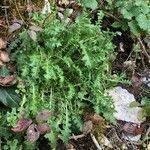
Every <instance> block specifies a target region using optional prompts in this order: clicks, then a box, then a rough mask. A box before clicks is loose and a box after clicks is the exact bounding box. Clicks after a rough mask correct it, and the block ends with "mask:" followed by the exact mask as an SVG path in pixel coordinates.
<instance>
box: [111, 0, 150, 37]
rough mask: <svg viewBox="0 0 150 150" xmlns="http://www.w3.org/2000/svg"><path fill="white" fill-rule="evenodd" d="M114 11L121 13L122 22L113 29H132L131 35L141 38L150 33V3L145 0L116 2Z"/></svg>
mask: <svg viewBox="0 0 150 150" xmlns="http://www.w3.org/2000/svg"><path fill="white" fill-rule="evenodd" d="M114 6H115V7H114V9H117V11H118V13H120V15H121V16H120V17H119V19H120V21H116V22H114V23H113V25H112V26H113V27H122V28H123V29H124V30H127V29H128V27H129V28H130V31H131V33H132V34H133V35H134V36H136V37H140V36H141V35H142V34H144V33H146V34H149V33H150V29H149V26H150V2H149V1H147V0H145V1H143V0H138V1H137V0H124V1H121V0H119V1H116V2H114Z"/></svg>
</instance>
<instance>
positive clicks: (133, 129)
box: [123, 123, 143, 136]
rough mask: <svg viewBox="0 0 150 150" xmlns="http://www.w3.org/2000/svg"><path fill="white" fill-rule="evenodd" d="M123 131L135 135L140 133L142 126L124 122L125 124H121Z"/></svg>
mask: <svg viewBox="0 0 150 150" xmlns="http://www.w3.org/2000/svg"><path fill="white" fill-rule="evenodd" d="M123 131H124V132H126V133H128V134H131V135H134V136H136V135H139V134H141V133H142V131H143V128H142V127H141V128H140V127H138V125H137V124H134V123H125V125H124V126H123Z"/></svg>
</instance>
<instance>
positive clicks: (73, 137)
mask: <svg viewBox="0 0 150 150" xmlns="http://www.w3.org/2000/svg"><path fill="white" fill-rule="evenodd" d="M84 136H85V135H84V134H80V135H74V134H73V135H72V136H71V137H70V138H69V139H70V140H71V139H74V140H77V139H80V138H83V137H84Z"/></svg>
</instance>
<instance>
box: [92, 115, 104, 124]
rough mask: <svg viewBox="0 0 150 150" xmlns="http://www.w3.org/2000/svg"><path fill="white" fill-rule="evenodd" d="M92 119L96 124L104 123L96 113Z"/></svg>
mask: <svg viewBox="0 0 150 150" xmlns="http://www.w3.org/2000/svg"><path fill="white" fill-rule="evenodd" d="M90 119H91V121H92V122H93V123H94V124H99V123H101V122H104V119H103V118H102V117H101V116H100V115H99V114H96V113H95V114H94V115H92V116H91V117H90Z"/></svg>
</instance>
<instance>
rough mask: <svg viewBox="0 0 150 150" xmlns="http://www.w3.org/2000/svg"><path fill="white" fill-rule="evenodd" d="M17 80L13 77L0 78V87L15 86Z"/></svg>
mask: <svg viewBox="0 0 150 150" xmlns="http://www.w3.org/2000/svg"><path fill="white" fill-rule="evenodd" d="M16 82H17V79H16V77H15V76H14V75H11V76H7V77H0V85H1V86H11V85H14V84H16Z"/></svg>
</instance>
